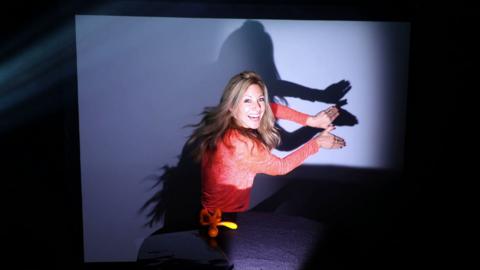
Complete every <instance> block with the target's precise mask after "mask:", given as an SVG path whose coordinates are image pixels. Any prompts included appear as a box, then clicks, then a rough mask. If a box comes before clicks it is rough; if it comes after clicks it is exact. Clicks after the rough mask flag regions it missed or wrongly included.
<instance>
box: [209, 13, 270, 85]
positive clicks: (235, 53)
mask: <svg viewBox="0 0 480 270" xmlns="http://www.w3.org/2000/svg"><path fill="white" fill-rule="evenodd" d="M217 64H218V66H219V68H220V69H221V70H223V72H226V74H231V75H233V74H236V73H238V72H239V71H242V70H254V71H256V72H257V73H259V74H260V75H261V76H262V78H263V79H264V80H265V81H266V82H267V83H268V81H269V80H273V79H277V78H278V72H277V68H276V67H275V62H274V58H273V42H272V39H271V37H270V35H269V34H268V33H267V32H266V31H265V27H264V26H263V24H261V23H260V22H258V21H254V20H247V21H245V22H244V23H243V25H242V26H241V27H240V28H238V29H237V30H235V31H233V32H232V33H231V34H230V35H229V36H228V37H227V39H226V40H225V42H224V43H223V45H222V47H221V50H220V54H219V56H218V59H217Z"/></svg>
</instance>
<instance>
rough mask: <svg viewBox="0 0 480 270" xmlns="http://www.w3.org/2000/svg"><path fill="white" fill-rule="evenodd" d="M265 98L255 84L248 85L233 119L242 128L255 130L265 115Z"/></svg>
mask: <svg viewBox="0 0 480 270" xmlns="http://www.w3.org/2000/svg"><path fill="white" fill-rule="evenodd" d="M265 106H266V104H265V96H264V94H263V90H262V88H261V87H260V86H259V85H257V84H252V85H250V86H249V87H248V88H247V90H246V91H245V93H244V94H243V96H242V97H241V99H240V101H239V103H238V106H237V108H236V109H235V110H234V111H233V117H234V118H235V120H236V121H237V124H238V125H239V126H241V127H244V128H251V129H257V128H258V127H259V126H260V121H261V120H262V117H263V114H264V113H265Z"/></svg>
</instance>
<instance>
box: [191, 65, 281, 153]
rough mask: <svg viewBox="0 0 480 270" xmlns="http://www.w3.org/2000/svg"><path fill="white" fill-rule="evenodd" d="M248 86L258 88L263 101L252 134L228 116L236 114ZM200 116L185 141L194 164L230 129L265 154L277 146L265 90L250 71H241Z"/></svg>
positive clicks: (258, 78)
mask: <svg viewBox="0 0 480 270" xmlns="http://www.w3.org/2000/svg"><path fill="white" fill-rule="evenodd" d="M252 84H256V85H258V86H260V88H261V89H262V90H263V96H264V97H265V113H264V114H263V117H262V119H261V120H260V126H259V127H258V129H255V130H252V129H247V128H243V127H240V126H239V125H238V124H237V123H236V121H235V118H234V115H233V113H232V112H235V111H236V109H237V108H238V106H239V103H240V101H241V98H242V97H243V95H244V93H245V91H246V90H247V88H248V87H249V86H250V85H252ZM202 114H203V118H202V120H201V121H200V123H198V124H196V125H192V126H193V127H196V129H195V130H194V132H193V134H192V136H190V138H189V139H188V141H187V144H188V145H191V144H195V148H194V150H193V152H192V155H193V157H194V158H195V160H197V161H200V160H201V159H202V156H203V154H204V153H205V152H207V151H214V150H215V149H216V146H217V143H218V140H219V139H222V138H223V136H224V135H225V132H226V131H227V130H229V129H232V128H233V129H236V130H238V131H240V132H241V133H242V134H243V135H245V136H246V137H249V138H252V139H254V140H255V141H257V142H260V143H262V144H263V145H264V146H266V147H267V148H268V149H269V150H270V149H272V148H274V147H276V146H278V145H279V144H280V134H279V133H278V130H277V129H276V128H275V117H274V115H273V112H272V109H271V108H270V102H269V100H268V90H267V86H266V85H265V83H264V82H263V80H262V78H261V77H260V75H258V74H257V73H255V72H253V71H243V72H241V73H239V74H237V75H235V76H233V77H232V78H231V79H230V81H229V82H228V84H227V85H226V86H225V89H224V91H223V95H222V98H221V99H220V103H219V104H218V105H217V106H215V107H207V108H205V111H204V112H203V113H202Z"/></svg>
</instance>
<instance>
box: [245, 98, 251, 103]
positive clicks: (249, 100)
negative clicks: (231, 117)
mask: <svg viewBox="0 0 480 270" xmlns="http://www.w3.org/2000/svg"><path fill="white" fill-rule="evenodd" d="M243 102H245V103H250V102H252V100H251V99H248V98H247V99H245V100H244V101H243Z"/></svg>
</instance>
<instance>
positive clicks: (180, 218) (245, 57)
mask: <svg viewBox="0 0 480 270" xmlns="http://www.w3.org/2000/svg"><path fill="white" fill-rule="evenodd" d="M292 53H295V52H292ZM244 70H252V71H255V72H257V73H259V74H260V75H261V76H262V78H263V80H264V81H265V83H266V85H267V87H268V89H269V98H270V100H271V101H275V102H278V103H283V104H285V105H288V102H287V100H286V99H285V97H294V98H299V99H302V100H307V101H315V102H323V103H328V104H335V105H336V106H337V107H338V108H339V109H340V116H339V117H338V118H337V119H335V121H334V124H335V125H336V126H337V127H339V126H354V125H356V124H358V120H357V118H356V117H355V116H354V115H353V114H351V113H350V112H348V111H347V110H345V109H344V108H343V107H344V106H345V105H347V99H344V97H345V95H346V94H347V93H348V92H349V91H350V90H351V88H352V86H351V85H350V82H349V81H347V80H341V81H339V82H336V83H333V84H331V85H330V86H328V87H327V88H325V89H324V90H319V89H314V88H309V87H306V86H302V85H299V84H296V83H293V82H289V81H285V80H282V79H281V78H280V76H279V73H278V71H277V68H276V65H275V62H274V58H273V43H272V39H271V37H270V35H269V34H268V33H267V32H266V31H265V28H264V26H263V25H262V24H261V23H260V22H258V21H254V20H247V21H245V22H244V23H243V25H242V26H241V27H240V28H239V29H237V30H235V31H234V32H232V33H231V34H230V35H229V36H228V37H227V39H226V40H225V42H224V43H223V45H222V47H221V50H220V53H219V57H218V59H217V61H216V62H214V63H213V64H212V65H211V66H210V67H209V68H208V69H206V70H199V72H200V73H203V76H199V77H201V78H208V77H210V76H212V74H214V75H213V76H215V78H216V80H215V82H208V83H209V84H208V85H203V86H207V87H214V88H218V89H219V90H220V89H223V86H220V85H218V83H219V82H223V81H228V80H229V79H230V78H231V77H232V76H233V75H235V74H237V73H239V72H241V71H244ZM217 75H218V78H217ZM207 81H208V80H207ZM220 95H221V92H219V93H218V96H219V97H220ZM206 105H207V104H206ZM294 109H295V108H294ZM277 128H278V130H279V131H280V135H281V138H282V144H281V145H280V146H279V147H278V150H281V151H291V150H294V149H295V148H297V147H299V146H301V145H302V144H304V143H305V142H307V141H308V140H309V139H310V138H311V137H313V136H314V135H315V134H316V133H318V132H319V131H321V130H319V129H315V128H310V127H302V128H300V129H298V130H296V131H294V132H288V131H286V130H285V129H283V128H282V127H281V126H279V125H278V124H277ZM191 149H192V147H191V146H186V145H185V146H184V147H183V150H182V153H181V156H180V157H179V162H178V164H177V166H173V167H170V166H167V165H165V166H163V170H164V172H163V174H162V175H160V176H153V178H154V181H155V184H154V185H153V187H152V189H153V188H156V189H158V191H157V192H156V193H155V194H154V196H152V197H151V198H150V199H149V200H147V201H146V202H145V204H144V205H143V207H142V208H141V209H140V212H142V213H143V212H147V209H150V210H149V211H148V212H147V218H148V222H147V223H146V225H147V226H150V227H152V226H154V225H155V224H156V223H158V222H160V221H161V220H162V218H163V221H164V226H163V228H162V229H161V230H159V231H157V232H156V233H159V232H170V231H179V230H187V229H191V228H195V227H196V226H197V224H198V213H199V211H200V208H201V205H200V194H201V193H200V192H201V177H200V166H199V164H198V163H196V162H194V161H193V160H192V158H191V156H190V155H189V153H190V151H191Z"/></svg>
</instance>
